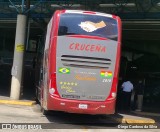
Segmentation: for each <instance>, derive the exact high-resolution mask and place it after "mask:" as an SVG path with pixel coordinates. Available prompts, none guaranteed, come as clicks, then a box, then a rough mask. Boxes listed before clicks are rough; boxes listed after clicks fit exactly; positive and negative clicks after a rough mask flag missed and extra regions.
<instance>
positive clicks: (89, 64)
mask: <svg viewBox="0 0 160 132" xmlns="http://www.w3.org/2000/svg"><path fill="white" fill-rule="evenodd" d="M61 61H62V64H63V65H64V66H69V67H77V68H89V69H108V68H109V66H110V65H111V60H110V59H106V58H97V57H87V56H73V55H62V56H61Z"/></svg>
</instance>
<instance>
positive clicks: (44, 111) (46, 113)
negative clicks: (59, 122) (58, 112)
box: [41, 106, 49, 115]
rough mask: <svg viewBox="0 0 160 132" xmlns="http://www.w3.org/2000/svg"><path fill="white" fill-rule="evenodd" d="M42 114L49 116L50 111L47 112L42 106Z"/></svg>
mask: <svg viewBox="0 0 160 132" xmlns="http://www.w3.org/2000/svg"><path fill="white" fill-rule="evenodd" d="M41 112H42V114H43V115H48V113H49V111H48V110H45V109H44V108H43V107H42V106H41Z"/></svg>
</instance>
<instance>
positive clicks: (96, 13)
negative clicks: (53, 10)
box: [64, 10, 114, 18]
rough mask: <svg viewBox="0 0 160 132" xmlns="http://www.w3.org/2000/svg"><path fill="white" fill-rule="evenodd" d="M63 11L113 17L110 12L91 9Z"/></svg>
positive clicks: (65, 11)
mask: <svg viewBox="0 0 160 132" xmlns="http://www.w3.org/2000/svg"><path fill="white" fill-rule="evenodd" d="M64 13H77V14H89V15H98V16H105V17H110V18H113V17H114V16H113V15H111V14H106V13H100V12H93V11H83V10H64Z"/></svg>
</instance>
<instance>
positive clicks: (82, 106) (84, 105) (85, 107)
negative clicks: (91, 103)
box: [79, 104, 88, 109]
mask: <svg viewBox="0 0 160 132" xmlns="http://www.w3.org/2000/svg"><path fill="white" fill-rule="evenodd" d="M79 108H80V109H87V108H88V105H87V104H79Z"/></svg>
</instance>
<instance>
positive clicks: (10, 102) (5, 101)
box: [0, 100, 36, 106]
mask: <svg viewBox="0 0 160 132" xmlns="http://www.w3.org/2000/svg"><path fill="white" fill-rule="evenodd" d="M0 104H13V105H26V106H32V105H34V104H36V101H23V100H0Z"/></svg>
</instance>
